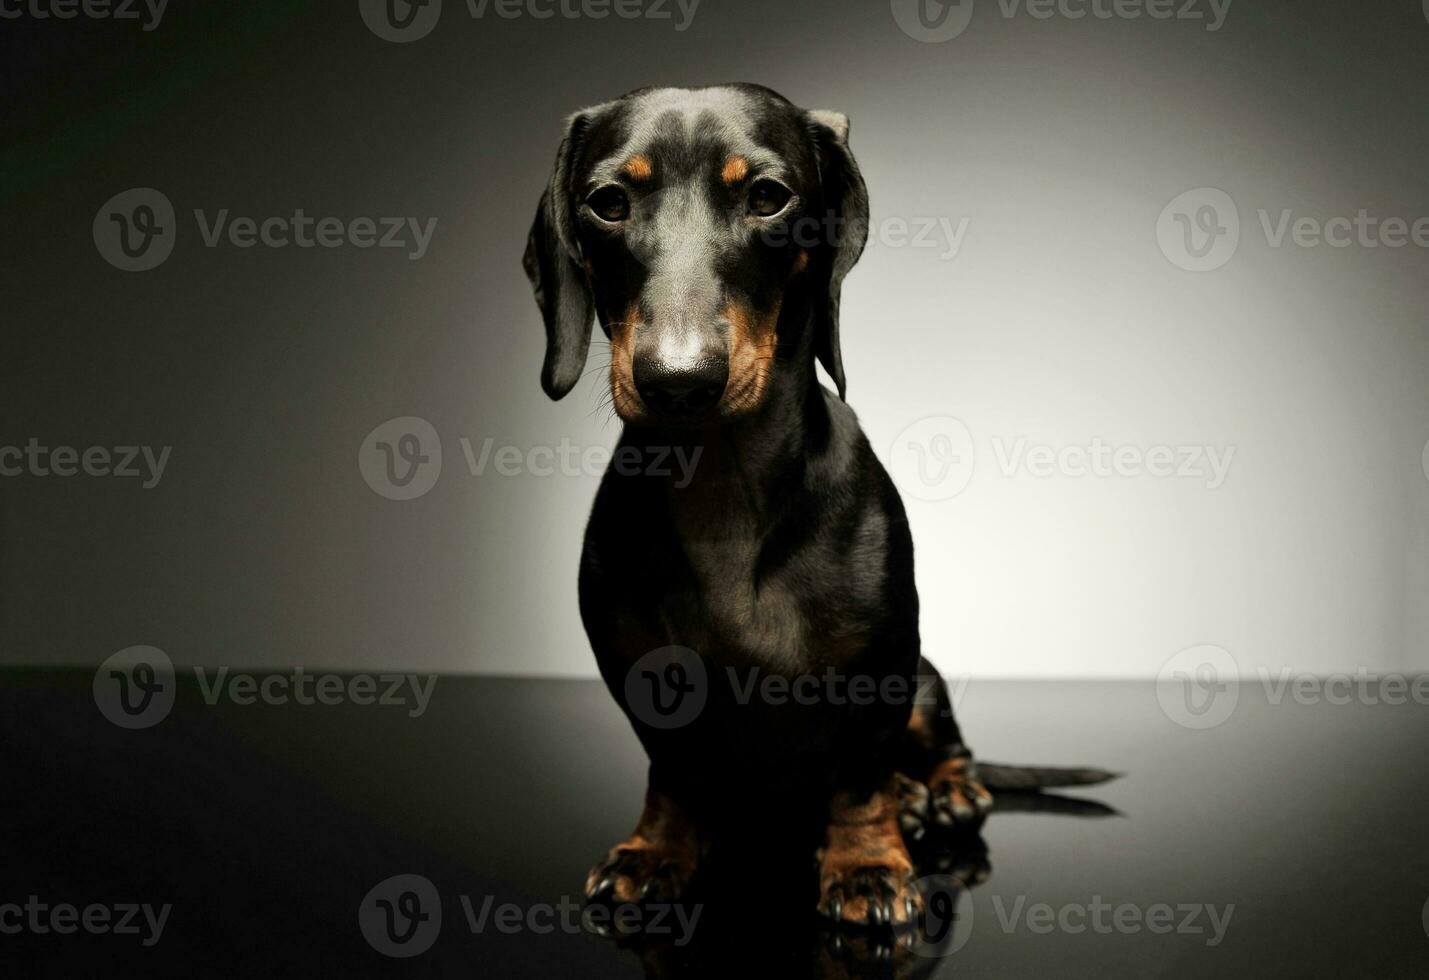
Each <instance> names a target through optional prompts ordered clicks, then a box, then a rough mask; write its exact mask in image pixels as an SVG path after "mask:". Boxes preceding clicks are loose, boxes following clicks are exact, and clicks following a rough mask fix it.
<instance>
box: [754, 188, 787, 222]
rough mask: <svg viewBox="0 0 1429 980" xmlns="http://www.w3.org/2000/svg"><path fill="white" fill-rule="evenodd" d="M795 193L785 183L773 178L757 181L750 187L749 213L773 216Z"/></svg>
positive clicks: (767, 216)
mask: <svg viewBox="0 0 1429 980" xmlns="http://www.w3.org/2000/svg"><path fill="white" fill-rule="evenodd" d="M793 196H794V194H793V192H792V191H790V190H789V188H787V187H785V186H784V185H783V184H780V183H777V182H776V181H772V180H760V181H755V184H754V186H753V187H751V188H750V189H749V213H750V214H755V215H758V216H759V217H761V218H772V217H774V215H776V214H778V213H779V212H780V211H783V210H784V206H785V205H786V204H788V203H789V198H791V197H793Z"/></svg>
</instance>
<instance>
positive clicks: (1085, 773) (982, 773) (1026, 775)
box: [977, 762, 1121, 793]
mask: <svg viewBox="0 0 1429 980" xmlns="http://www.w3.org/2000/svg"><path fill="white" fill-rule="evenodd" d="M977 772H978V780H979V782H981V783H982V784H983V785H984V786H986V787H987V788H988V789H990V790H993V791H994V792H996V791H997V790H1005V791H1007V792H1009V793H1030V792H1034V791H1036V790H1039V789H1052V788H1054V787H1058V786H1095V785H1097V784H1098V783H1105V782H1108V781H1110V780H1113V779H1116V778H1117V777H1118V776H1120V775H1121V773H1119V772H1108V771H1107V770H1105V769H1053V768H1049V767H1046V766H1003V765H999V764H997V763H995V762H979V763H978V764H977Z"/></svg>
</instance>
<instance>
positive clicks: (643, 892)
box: [585, 767, 700, 903]
mask: <svg viewBox="0 0 1429 980" xmlns="http://www.w3.org/2000/svg"><path fill="white" fill-rule="evenodd" d="M699 859H700V835H699V832H698V830H697V829H696V827H695V823H694V821H693V820H692V819H691V818H690V815H689V813H688V811H687V810H686V809H685V808H684V807H683V806H681V805H680V804H679V803H678V802H677V801H676V800H675V798H674V797H673V796H670V795H669V794H668V793H666V792H665V791H663V790H662V789H661V788H660V786H659V782H658V779H657V776H656V771H655V769H654V768H653V767H652V769H651V772H650V783H649V786H648V788H647V789H646V791H645V809H644V810H642V811H641V813H640V820H639V822H638V823H636V825H635V830H634V831H632V832H631V834H630V836H629V837H627V838H626V839H625V840H623V841H621V842H620V843H619V844H616V845H615V846H614V847H613V848H611V849H610V853H609V854H607V855H606V856H605V859H604V860H602V861H601V862H600V863H599V864H597V865H596V866H595V867H594V868H592V869H591V872H590V876H589V877H588V878H587V879H586V889H585V893H586V900H587V901H591V902H612V903H621V902H639V903H647V902H648V903H666V902H673V901H675V900H677V899H679V898H680V896H681V895H683V894H684V892H685V889H686V888H687V887H688V885H689V883H690V878H691V877H692V876H693V875H694V873H695V869H696V867H697V866H698V865H699Z"/></svg>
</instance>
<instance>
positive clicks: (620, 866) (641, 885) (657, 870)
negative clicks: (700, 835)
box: [586, 847, 694, 904]
mask: <svg viewBox="0 0 1429 980" xmlns="http://www.w3.org/2000/svg"><path fill="white" fill-rule="evenodd" d="M693 870H694V869H693V866H692V865H691V866H690V867H688V868H687V867H685V864H684V863H683V862H682V861H680V860H678V859H677V858H676V857H675V856H674V855H672V854H667V853H665V852H664V851H661V850H657V849H655V848H648V847H647V848H634V847H617V848H616V849H615V850H613V851H611V852H610V854H609V855H607V857H606V859H605V860H604V861H602V862H601V863H600V864H598V865H596V867H595V869H594V870H593V871H591V873H590V877H588V878H587V879H586V880H587V882H589V884H588V885H587V886H586V901H587V902H590V903H592V904H595V903H607V904H619V903H622V902H635V903H639V904H645V903H659V902H673V901H676V900H678V899H679V898H680V896H681V895H682V894H683V893H684V891H685V887H686V885H687V884H688V882H689V877H690V875H691V874H692V873H693Z"/></svg>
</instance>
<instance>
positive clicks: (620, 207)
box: [585, 187, 630, 222]
mask: <svg viewBox="0 0 1429 980" xmlns="http://www.w3.org/2000/svg"><path fill="white" fill-rule="evenodd" d="M585 203H586V207H588V208H590V209H591V210H592V211H594V212H595V213H596V216H597V217H599V218H600V219H601V220H602V221H610V222H616V221H624V220H625V219H626V218H628V217H630V198H629V197H627V196H626V195H625V191H623V190H621V189H620V188H619V187H602V188H600V190H598V191H596V192H595V193H593V194H591V196H590V197H588V198H586V199H585Z"/></svg>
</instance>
